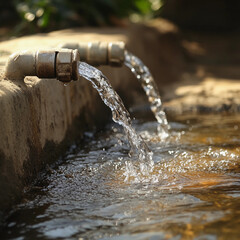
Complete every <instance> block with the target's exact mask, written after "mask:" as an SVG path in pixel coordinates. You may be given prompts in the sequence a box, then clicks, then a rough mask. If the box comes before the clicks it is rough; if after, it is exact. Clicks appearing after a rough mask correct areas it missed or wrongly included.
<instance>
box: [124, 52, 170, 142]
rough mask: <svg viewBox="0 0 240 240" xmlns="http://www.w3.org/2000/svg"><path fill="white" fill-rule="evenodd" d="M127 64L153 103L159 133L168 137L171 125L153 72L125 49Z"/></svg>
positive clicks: (163, 137) (162, 136)
mask: <svg viewBox="0 0 240 240" xmlns="http://www.w3.org/2000/svg"><path fill="white" fill-rule="evenodd" d="M125 65H126V66H127V67H129V68H130V69H131V71H132V72H133V73H134V75H135V76H136V77H137V79H138V80H139V82H140V83H141V85H142V88H143V89H144V91H145V93H146V95H147V97H148V101H149V102H150V103H151V110H152V112H153V114H154V116H155V118H156V119H157V121H158V123H159V125H158V132H159V135H160V136H161V138H162V139H165V138H167V137H168V136H169V132H168V130H169V125H168V121H167V118H166V114H165V112H164V110H163V106H162V101H161V98H160V94H159V91H158V88H157V85H156V83H155V81H154V79H153V76H152V74H151V73H150V71H149V69H148V68H147V67H146V66H145V65H144V63H143V62H142V61H141V60H140V59H139V58H137V57H136V56H134V55H133V54H132V53H130V52H128V51H125Z"/></svg>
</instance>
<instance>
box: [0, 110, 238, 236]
mask: <svg viewBox="0 0 240 240" xmlns="http://www.w3.org/2000/svg"><path fill="white" fill-rule="evenodd" d="M170 124H171V130H170V134H171V137H170V138H169V139H168V140H167V141H164V142H163V141H161V140H160V139H159V136H158V132H157V125H158V124H157V123H156V122H153V119H147V118H145V119H142V120H141V121H139V122H135V123H134V127H135V128H136V130H137V131H138V132H140V133H141V135H142V136H143V138H144V139H145V141H146V142H147V143H148V145H149V147H150V149H151V150H152V151H153V154H154V155H153V160H154V162H155V165H154V169H153V172H152V173H151V174H149V176H145V175H142V174H141V171H140V170H139V172H136V169H137V167H140V165H138V163H137V161H134V162H132V161H131V158H130V157H129V156H128V151H129V146H128V144H127V143H126V142H125V141H126V140H122V139H124V138H123V133H122V130H121V129H120V128H118V126H116V125H112V126H109V128H108V129H107V130H106V131H104V132H103V133H98V134H96V135H94V134H93V133H86V137H85V142H84V145H83V146H81V147H76V146H72V148H71V149H70V150H69V152H68V153H66V156H65V157H64V159H62V160H61V161H59V163H58V164H57V165H56V166H53V167H52V168H50V169H49V171H48V172H47V173H45V174H43V175H42V177H41V179H40V180H39V181H38V182H37V183H36V184H35V186H33V188H32V189H31V190H30V191H29V192H26V194H25V196H24V200H23V203H22V204H20V205H18V206H16V208H15V209H14V210H13V211H12V212H11V213H10V214H9V217H8V218H7V219H6V222H5V227H4V229H3V230H2V232H1V234H0V236H1V239H18V240H22V239H42V240H44V239H152V240H155V239H198V240H199V239H209V240H212V239H240V230H239V226H240V171H239V163H240V131H239V129H240V116H209V115H208V116H179V117H177V118H176V119H174V120H172V121H170ZM132 165H135V167H134V171H133V172H132V171H131V170H132Z"/></svg>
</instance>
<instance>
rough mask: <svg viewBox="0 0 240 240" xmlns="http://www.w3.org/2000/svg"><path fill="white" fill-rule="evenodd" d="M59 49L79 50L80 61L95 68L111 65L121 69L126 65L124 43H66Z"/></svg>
mask: <svg viewBox="0 0 240 240" xmlns="http://www.w3.org/2000/svg"><path fill="white" fill-rule="evenodd" d="M59 48H68V49H77V50H78V51H79V53H80V60H81V61H82V62H86V63H88V64H90V65H93V66H100V65H110V66H116V67H121V66H122V65H123V63H124V59H125V57H124V51H125V44H124V42H80V43H64V44H61V45H59Z"/></svg>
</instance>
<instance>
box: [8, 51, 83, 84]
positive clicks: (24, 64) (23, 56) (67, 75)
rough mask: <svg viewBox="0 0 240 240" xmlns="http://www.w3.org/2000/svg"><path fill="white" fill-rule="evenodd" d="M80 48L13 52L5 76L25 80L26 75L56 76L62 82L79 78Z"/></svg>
mask: <svg viewBox="0 0 240 240" xmlns="http://www.w3.org/2000/svg"><path fill="white" fill-rule="evenodd" d="M79 60H80V56H79V52H78V50H72V49H59V50H38V51H30V50H26V51H20V52H16V53H13V54H12V55H11V56H10V57H9V59H8V61H7V63H6V67H5V77H6V78H7V79H10V80H22V81H23V80H24V78H25V76H37V77H39V78H56V79H58V80H59V81H62V82H70V81H71V80H77V79H78V69H77V62H78V61H79Z"/></svg>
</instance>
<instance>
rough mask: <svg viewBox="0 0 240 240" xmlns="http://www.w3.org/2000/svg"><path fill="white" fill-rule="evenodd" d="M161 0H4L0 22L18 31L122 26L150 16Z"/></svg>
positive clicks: (0, 12)
mask: <svg viewBox="0 0 240 240" xmlns="http://www.w3.org/2000/svg"><path fill="white" fill-rule="evenodd" d="M160 5H161V0H22V1H20V0H10V1H1V3H0V22H1V23H2V24H1V23H0V24H1V25H4V23H5V24H8V25H9V24H10V25H12V26H13V30H14V32H15V34H19V33H21V34H25V33H33V32H45V31H50V30H55V29H61V28H66V27H76V26H106V25H121V24H123V23H124V21H123V19H124V20H126V19H129V18H130V19H131V20H132V21H138V20H139V19H142V18H150V17H152V16H153V15H154V12H155V11H156V10H158V9H159V8H160Z"/></svg>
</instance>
